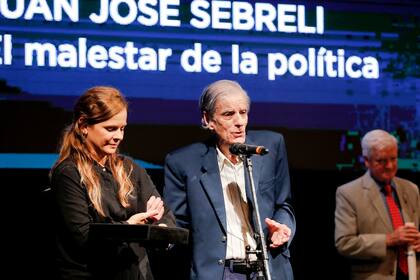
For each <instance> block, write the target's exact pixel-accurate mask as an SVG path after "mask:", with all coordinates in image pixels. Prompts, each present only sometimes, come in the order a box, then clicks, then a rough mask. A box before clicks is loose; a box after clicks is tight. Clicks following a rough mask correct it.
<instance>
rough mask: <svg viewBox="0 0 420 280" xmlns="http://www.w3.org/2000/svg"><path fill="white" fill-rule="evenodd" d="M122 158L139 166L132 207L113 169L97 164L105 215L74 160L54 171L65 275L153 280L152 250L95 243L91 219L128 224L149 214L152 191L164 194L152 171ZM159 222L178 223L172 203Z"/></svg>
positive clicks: (134, 178) (59, 244)
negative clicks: (123, 201)
mask: <svg viewBox="0 0 420 280" xmlns="http://www.w3.org/2000/svg"><path fill="white" fill-rule="evenodd" d="M122 158H123V160H124V166H125V168H129V166H132V167H133V171H132V173H131V175H130V179H131V181H132V182H133V184H134V193H133V196H132V197H131V199H130V206H129V207H128V208H124V207H123V206H122V205H121V204H120V202H119V201H118V199H117V197H118V196H117V192H118V185H117V182H116V181H115V179H114V177H113V176H112V173H111V171H110V170H109V169H107V168H103V167H101V166H99V165H98V164H94V167H93V168H94V171H95V172H96V173H97V175H98V177H99V180H100V185H101V190H102V206H103V210H104V212H105V217H102V216H100V215H99V214H98V212H97V211H96V210H95V208H94V207H93V204H92V202H91V201H90V199H89V196H88V194H87V190H86V188H85V186H84V184H82V183H81V179H80V175H79V172H78V170H77V168H76V165H75V163H74V162H73V161H72V160H70V159H67V160H65V161H63V162H62V163H60V164H59V165H58V166H57V167H56V168H55V169H54V170H53V172H52V176H51V189H52V193H53V198H54V206H55V208H54V217H55V220H54V223H55V229H56V244H57V246H56V248H57V255H56V262H57V268H58V274H59V275H58V277H59V278H60V279H101V280H106V279H127V280H129V279H136V280H137V279H147V280H149V279H153V276H152V274H151V269H150V265H149V261H148V258H147V253H146V250H145V249H144V248H142V247H140V246H139V245H138V244H137V243H127V242H116V241H103V242H100V243H97V242H92V241H89V225H90V224H91V223H110V224H118V223H120V224H121V223H126V221H127V220H128V218H130V216H132V215H133V214H136V213H139V212H146V203H147V201H148V199H149V198H150V197H151V196H152V195H153V196H158V197H160V195H159V193H158V191H157V189H156V187H155V186H154V184H153V182H152V181H151V179H150V177H149V176H148V175H147V173H146V170H145V169H144V168H142V167H140V166H138V165H137V164H136V163H134V162H133V161H132V160H131V159H129V158H127V157H122ZM127 170H129V169H127ZM159 223H165V224H167V225H168V226H170V227H172V226H175V219H174V216H173V214H172V212H171V211H169V209H168V208H167V207H166V205H165V213H164V215H163V217H162V219H161V220H160V221H159Z"/></svg>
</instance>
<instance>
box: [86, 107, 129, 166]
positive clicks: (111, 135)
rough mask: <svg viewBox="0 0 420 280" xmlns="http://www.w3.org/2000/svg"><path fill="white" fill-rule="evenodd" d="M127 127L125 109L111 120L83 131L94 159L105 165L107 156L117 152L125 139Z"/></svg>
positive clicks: (88, 126)
mask: <svg viewBox="0 0 420 280" xmlns="http://www.w3.org/2000/svg"><path fill="white" fill-rule="evenodd" d="M126 125H127V110H126V109H124V110H122V111H121V112H119V113H118V114H116V115H115V116H113V117H112V118H110V119H109V120H106V121H104V122H100V123H97V124H94V125H87V126H86V127H84V128H83V129H82V132H83V134H84V135H86V142H87V145H88V148H89V151H90V152H91V153H92V155H93V156H94V158H95V159H96V160H97V161H98V162H100V163H104V161H105V160H106V156H108V155H111V154H113V153H115V152H116V151H117V148H118V146H119V145H120V143H121V141H122V140H123V138H124V128H125V126H126Z"/></svg>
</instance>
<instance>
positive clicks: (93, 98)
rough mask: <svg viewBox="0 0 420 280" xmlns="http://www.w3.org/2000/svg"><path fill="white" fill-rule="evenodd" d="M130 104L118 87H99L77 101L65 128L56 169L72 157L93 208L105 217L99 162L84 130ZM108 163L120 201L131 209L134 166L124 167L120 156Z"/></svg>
mask: <svg viewBox="0 0 420 280" xmlns="http://www.w3.org/2000/svg"><path fill="white" fill-rule="evenodd" d="M127 109H128V104H127V101H126V100H125V98H124V96H123V95H122V94H121V93H120V92H119V91H118V90H117V89H115V88H112V87H105V86H97V87H93V88H90V89H88V90H87V91H86V92H85V93H84V94H83V95H82V96H81V97H80V98H79V99H78V101H77V102H76V105H75V106H74V111H73V122H72V124H71V125H69V126H68V127H66V128H65V129H64V133H63V136H62V141H61V148H60V155H59V158H58V160H57V162H56V163H55V165H54V167H53V168H52V170H54V168H55V167H56V166H57V165H59V164H60V163H61V162H63V161H64V160H66V159H68V158H70V159H71V160H72V161H73V162H74V163H75V164H76V167H77V170H78V171H79V174H80V178H81V179H80V183H81V184H83V185H84V186H85V187H86V190H87V193H88V195H89V198H90V200H91V201H92V203H93V206H94V207H95V209H96V210H97V211H98V213H99V214H100V215H102V216H103V217H104V216H105V212H104V208H103V205H102V193H101V185H100V182H99V177H98V175H97V174H96V172H95V171H94V169H93V166H94V163H95V159H94V158H93V156H92V154H91V153H90V152H89V149H88V146H87V143H86V140H85V135H83V133H82V130H81V128H82V127H85V126H86V125H87V126H89V125H94V124H97V123H101V122H104V121H107V120H109V119H110V118H112V117H113V116H115V115H116V114H118V113H120V112H121V111H122V110H127ZM106 164H107V165H108V167H109V168H110V170H111V172H112V175H113V177H114V178H115V180H116V181H117V183H118V186H119V189H118V200H119V202H120V203H121V205H122V206H123V207H124V208H127V207H129V206H130V203H129V198H130V196H131V194H132V192H133V183H132V182H131V180H130V179H129V177H130V174H131V172H132V170H133V167H132V166H130V167H128V168H125V167H124V164H123V160H122V158H121V157H120V156H118V154H117V153H114V154H112V155H109V156H108V157H107V162H106Z"/></svg>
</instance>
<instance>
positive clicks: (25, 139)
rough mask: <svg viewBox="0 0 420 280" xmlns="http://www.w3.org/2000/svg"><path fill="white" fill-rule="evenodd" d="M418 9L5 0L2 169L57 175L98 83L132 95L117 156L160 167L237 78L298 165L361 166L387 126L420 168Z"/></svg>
mask: <svg viewBox="0 0 420 280" xmlns="http://www.w3.org/2000/svg"><path fill="white" fill-rule="evenodd" d="M324 2H327V3H324ZM419 14H420V4H419V3H418V1H401V3H400V2H399V1H389V0H388V1H322V2H321V1H298V2H296V1H274V0H271V1H269V0H265V1H264V0H259V1H251V0H248V1H245V0H243V1H228V0H217V1H210V0H192V1H184V0H101V1H99V0H98V1H93V0H83V1H82V0H54V1H53V0H2V1H1V2H0V111H1V113H0V114H1V116H2V123H3V124H2V127H3V133H2V135H3V137H1V139H0V143H1V145H0V168H49V167H50V166H51V164H52V163H53V162H54V160H55V158H56V151H57V144H58V141H59V138H60V131H61V130H62V129H63V128H64V126H65V125H66V124H68V123H70V122H71V117H72V116H71V110H72V106H73V104H74V101H75V98H77V96H79V95H80V94H81V93H82V92H83V91H85V90H86V89H88V88H90V87H92V86H96V85H109V86H114V87H117V88H118V89H120V90H121V91H122V92H123V93H124V94H125V95H126V96H127V98H128V99H129V102H130V112H129V123H130V125H129V127H128V129H127V134H126V138H127V139H126V140H125V144H124V145H123V147H122V152H124V153H126V154H129V155H131V156H133V157H134V158H136V159H138V160H141V161H142V164H143V165H144V166H146V167H148V168H160V167H161V165H162V163H163V159H164V156H165V154H166V153H167V152H168V151H170V150H172V149H175V148H177V147H179V146H182V145H184V144H187V143H190V142H193V141H196V140H199V139H202V138H204V137H206V136H207V135H206V133H205V132H203V131H201V130H200V129H199V118H200V117H199V110H198V108H197V107H198V104H197V103H198V102H197V100H198V97H199V96H200V93H201V91H202V90H203V88H204V87H205V86H206V85H207V84H209V83H211V82H213V81H215V80H218V79H232V80H236V81H238V82H239V83H240V84H241V85H242V86H243V87H244V89H245V90H246V91H247V92H248V94H249V95H250V97H251V99H252V106H251V116H250V126H251V127H252V128H256V129H272V130H276V131H280V132H282V133H283V134H284V135H285V137H286V143H287V147H288V152H289V158H290V163H291V166H292V168H303V169H329V170H331V169H343V168H359V167H360V166H361V165H360V157H359V155H360V147H359V140H360V136H361V135H363V134H364V133H365V132H366V131H368V130H370V129H373V128H382V129H386V130H389V131H391V132H393V133H394V134H395V135H396V136H397V137H398V138H399V140H400V147H401V148H400V150H401V152H400V159H399V160H400V161H399V162H400V167H401V168H402V169H408V170H414V171H418V170H420V165H419V161H420V147H419V145H420V144H419V139H420V132H419V131H420V129H419V127H420V125H419V120H420V88H419V87H420V47H419V36H420V32H419V26H420V22H419V17H418V15H419Z"/></svg>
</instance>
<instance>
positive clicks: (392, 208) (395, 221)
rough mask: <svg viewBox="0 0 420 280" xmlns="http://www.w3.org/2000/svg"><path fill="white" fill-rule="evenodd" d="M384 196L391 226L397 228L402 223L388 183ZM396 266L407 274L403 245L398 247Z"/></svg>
mask: <svg viewBox="0 0 420 280" xmlns="http://www.w3.org/2000/svg"><path fill="white" fill-rule="evenodd" d="M385 198H386V203H387V204H388V209H389V213H390V215H391V221H392V227H393V228H394V230H395V229H397V228H398V227H400V226H403V225H404V222H403V219H402V216H401V212H400V209H399V208H398V206H397V204H396V203H395V200H394V197H393V196H392V188H391V186H390V185H386V186H385ZM398 266H399V268H400V270H401V271H402V272H403V273H404V274H406V275H407V273H408V264H407V257H406V255H405V250H404V247H402V246H399V247H398Z"/></svg>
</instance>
